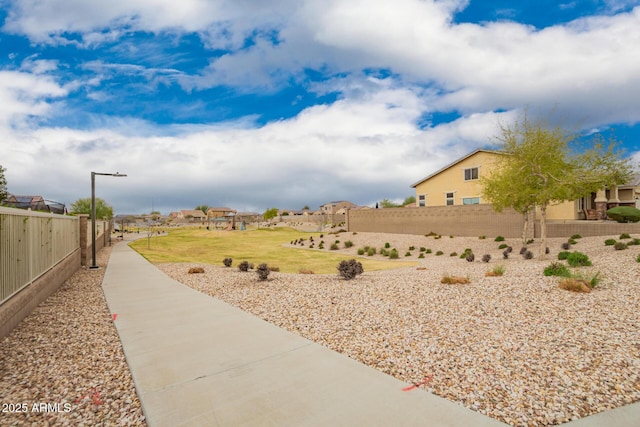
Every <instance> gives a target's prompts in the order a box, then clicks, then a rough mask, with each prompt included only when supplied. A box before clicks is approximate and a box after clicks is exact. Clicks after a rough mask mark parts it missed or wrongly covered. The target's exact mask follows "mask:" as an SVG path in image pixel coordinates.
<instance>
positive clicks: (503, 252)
mask: <svg viewBox="0 0 640 427" xmlns="http://www.w3.org/2000/svg"><path fill="white" fill-rule="evenodd" d="M510 253H511V252H509V250H508V249H505V250H504V251H502V258H503V259H509V254H510Z"/></svg>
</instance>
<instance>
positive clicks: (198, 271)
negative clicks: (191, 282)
mask: <svg viewBox="0 0 640 427" xmlns="http://www.w3.org/2000/svg"><path fill="white" fill-rule="evenodd" d="M187 273H188V274H201V273H204V268H202V267H191V268H190V269H189V271H188V272H187Z"/></svg>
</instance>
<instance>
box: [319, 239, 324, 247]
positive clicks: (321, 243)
mask: <svg viewBox="0 0 640 427" xmlns="http://www.w3.org/2000/svg"><path fill="white" fill-rule="evenodd" d="M318 249H324V241H322V240H321V241H320V244H319V245H318Z"/></svg>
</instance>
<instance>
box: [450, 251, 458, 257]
mask: <svg viewBox="0 0 640 427" xmlns="http://www.w3.org/2000/svg"><path fill="white" fill-rule="evenodd" d="M449 256H458V252H451V253H450V254H449Z"/></svg>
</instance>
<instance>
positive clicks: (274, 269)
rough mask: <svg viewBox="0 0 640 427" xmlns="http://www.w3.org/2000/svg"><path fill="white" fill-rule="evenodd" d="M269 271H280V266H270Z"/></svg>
mask: <svg viewBox="0 0 640 427" xmlns="http://www.w3.org/2000/svg"><path fill="white" fill-rule="evenodd" d="M269 271H275V272H276V273H277V272H279V271H280V267H275V266H274V267H269Z"/></svg>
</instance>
